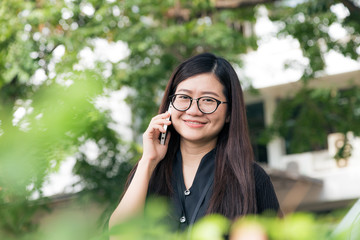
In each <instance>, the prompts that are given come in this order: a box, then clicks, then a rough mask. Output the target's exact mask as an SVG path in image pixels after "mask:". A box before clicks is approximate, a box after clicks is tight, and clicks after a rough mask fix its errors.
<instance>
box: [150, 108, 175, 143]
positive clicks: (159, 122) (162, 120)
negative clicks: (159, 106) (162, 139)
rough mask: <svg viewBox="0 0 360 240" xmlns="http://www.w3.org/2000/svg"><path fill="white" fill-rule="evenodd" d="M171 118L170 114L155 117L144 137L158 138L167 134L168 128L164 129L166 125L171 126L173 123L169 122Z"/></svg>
mask: <svg viewBox="0 0 360 240" xmlns="http://www.w3.org/2000/svg"><path fill="white" fill-rule="evenodd" d="M169 117H170V114H169V113H168V112H166V113H162V114H159V115H157V116H155V117H153V118H152V119H151V121H150V124H149V127H148V128H147V130H146V131H145V133H144V137H149V138H157V137H158V136H159V134H160V133H165V132H166V128H164V125H166V126H169V125H171V121H169V120H168V118H169Z"/></svg>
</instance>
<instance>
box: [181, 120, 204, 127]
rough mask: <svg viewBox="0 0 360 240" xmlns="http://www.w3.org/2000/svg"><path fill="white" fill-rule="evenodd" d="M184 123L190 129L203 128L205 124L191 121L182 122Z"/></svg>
mask: <svg viewBox="0 0 360 240" xmlns="http://www.w3.org/2000/svg"><path fill="white" fill-rule="evenodd" d="M184 122H185V123H186V124H187V125H188V126H191V127H201V126H204V125H205V124H206V123H204V122H199V121H191V120H184Z"/></svg>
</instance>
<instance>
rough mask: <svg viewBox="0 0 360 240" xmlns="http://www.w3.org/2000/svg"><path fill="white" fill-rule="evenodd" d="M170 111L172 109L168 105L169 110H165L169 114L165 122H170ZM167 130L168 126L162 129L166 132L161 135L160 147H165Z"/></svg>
mask: <svg viewBox="0 0 360 240" xmlns="http://www.w3.org/2000/svg"><path fill="white" fill-rule="evenodd" d="M171 109H172V106H171V103H170V105H169V108H168V110H167V111H168V112H169V113H170V116H169V117H168V118H167V119H166V120H170V118H171ZM167 128H168V125H165V124H164V129H165V131H166V132H165V133H161V137H160V144H162V145H165V139H166V135H167Z"/></svg>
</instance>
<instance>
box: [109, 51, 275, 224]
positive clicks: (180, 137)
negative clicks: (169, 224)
mask: <svg viewBox="0 0 360 240" xmlns="http://www.w3.org/2000/svg"><path fill="white" fill-rule="evenodd" d="M170 104H171V108H172V110H171V120H168V118H169V117H170V114H169V112H166V110H167V109H168V107H169V105H170ZM159 113H160V114H159V115H157V116H155V117H154V118H153V119H152V120H151V122H150V124H149V127H148V128H147V130H146V131H145V133H144V135H143V155H142V158H141V159H140V161H139V162H138V164H137V165H136V166H135V167H134V169H133V170H132V172H131V173H130V176H129V180H128V183H127V189H126V191H125V194H124V195H123V198H122V200H121V201H120V203H119V205H118V207H117V208H116V210H115V211H114V213H113V215H112V216H111V218H110V226H113V225H114V224H116V223H118V222H120V221H122V220H124V219H127V218H128V217H130V216H132V215H134V214H136V213H139V212H140V211H142V209H143V207H144V205H145V201H146V197H147V195H148V194H156V195H160V196H167V197H168V198H169V199H171V201H172V203H173V205H174V208H175V210H174V213H173V215H174V216H175V217H174V219H175V220H176V221H177V224H179V228H180V229H184V228H186V227H187V226H189V225H192V224H193V223H194V222H195V221H197V220H198V219H200V218H201V217H203V216H204V215H206V214H210V213H220V214H222V215H224V216H226V217H228V218H229V219H232V220H234V219H236V218H237V217H239V216H243V215H246V214H259V213H262V212H264V211H265V210H273V211H276V212H278V211H280V208H279V203H278V200H277V197H276V194H275V192H274V189H273V186H272V184H271V181H270V178H269V176H268V175H267V174H266V173H265V171H264V170H263V169H262V168H261V167H260V166H259V165H257V164H256V163H255V162H254V157H253V151H252V147H251V143H250V139H249V134H248V125H247V120H246V111H245V105H244V99H243V92H242V89H241V86H240V83H239V79H238V77H237V75H236V73H235V71H234V69H233V68H232V66H231V65H230V63H229V62H227V61H226V60H225V59H223V58H221V57H216V56H214V55H213V54H210V53H204V54H200V55H197V56H195V57H192V58H190V59H188V60H186V61H185V62H183V63H182V64H180V65H179V66H178V67H177V68H176V69H175V71H174V72H173V74H172V76H171V78H170V81H169V83H168V85H167V87H166V90H165V94H164V97H163V100H162V103H161V106H160V109H159ZM164 126H168V127H167V130H168V135H167V137H166V142H165V145H162V144H161V143H160V140H159V135H160V133H164V132H166V130H165V128H166V127H164Z"/></svg>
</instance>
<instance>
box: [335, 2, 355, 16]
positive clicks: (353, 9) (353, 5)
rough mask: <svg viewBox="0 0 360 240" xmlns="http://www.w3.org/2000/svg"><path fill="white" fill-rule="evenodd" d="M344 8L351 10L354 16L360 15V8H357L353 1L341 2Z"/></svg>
mask: <svg viewBox="0 0 360 240" xmlns="http://www.w3.org/2000/svg"><path fill="white" fill-rule="evenodd" d="M339 1H340V2H341V3H342V4H344V6H345V7H346V8H347V9H349V11H350V12H351V13H354V14H356V13H357V14H360V7H358V6H356V5H355V4H354V3H353V2H352V1H350V0H339Z"/></svg>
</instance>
